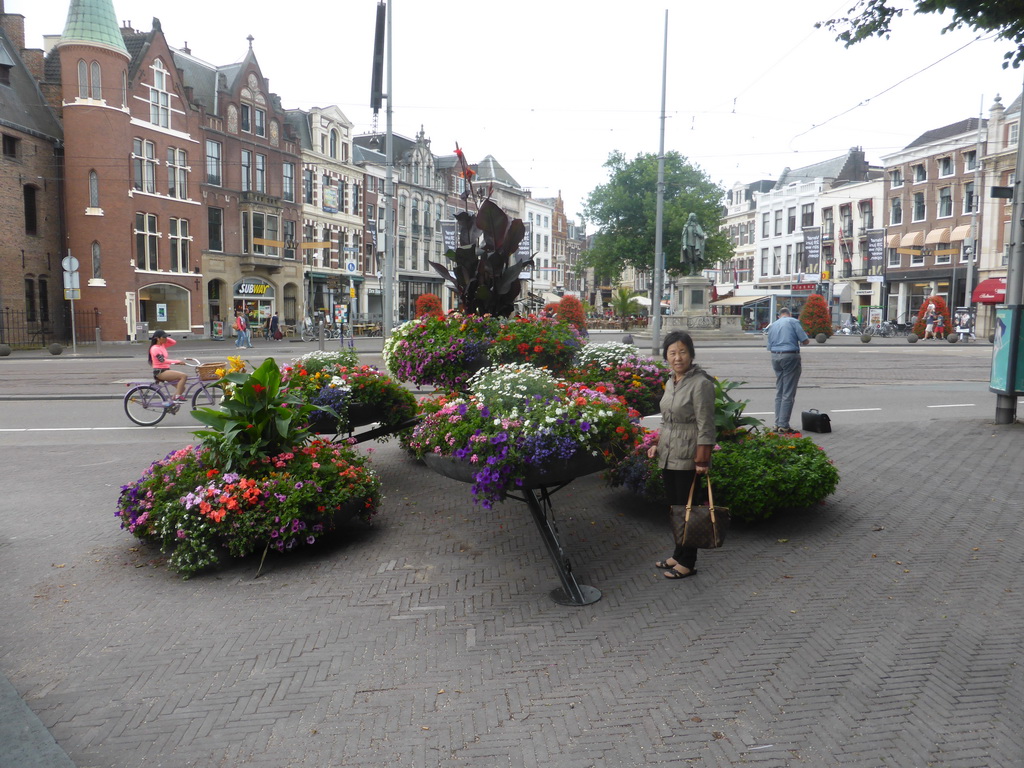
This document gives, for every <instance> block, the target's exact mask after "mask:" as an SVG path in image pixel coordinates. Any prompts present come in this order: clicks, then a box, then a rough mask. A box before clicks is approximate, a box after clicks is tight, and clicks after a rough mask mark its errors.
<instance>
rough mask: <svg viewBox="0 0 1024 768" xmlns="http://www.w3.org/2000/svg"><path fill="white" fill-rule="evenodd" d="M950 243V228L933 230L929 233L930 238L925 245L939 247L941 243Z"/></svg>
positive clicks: (925, 241) (926, 239)
mask: <svg viewBox="0 0 1024 768" xmlns="http://www.w3.org/2000/svg"><path fill="white" fill-rule="evenodd" d="M948 242H949V227H940V228H939V229H933V230H932V231H931V232H929V233H928V236H927V237H926V238H925V239H924V244H925V245H939V244H940V243H948Z"/></svg>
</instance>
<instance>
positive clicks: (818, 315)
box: [800, 293, 832, 338]
mask: <svg viewBox="0 0 1024 768" xmlns="http://www.w3.org/2000/svg"><path fill="white" fill-rule="evenodd" d="M800 325H802V326H803V328H804V332H805V333H806V334H807V335H808V336H810V337H811V338H814V337H815V336H817V335H818V334H819V333H824V334H825V335H826V336H831V335H832V315H831V314H830V313H829V311H828V304H827V303H825V297H824V296H822V295H821V294H820V293H812V294H811V295H810V296H808V297H807V303H806V304H804V308H803V309H802V310H800Z"/></svg>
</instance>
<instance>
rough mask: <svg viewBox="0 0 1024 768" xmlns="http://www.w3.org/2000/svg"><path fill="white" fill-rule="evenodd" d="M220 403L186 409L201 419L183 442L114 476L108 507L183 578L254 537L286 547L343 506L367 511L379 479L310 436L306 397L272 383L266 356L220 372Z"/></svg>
mask: <svg viewBox="0 0 1024 768" xmlns="http://www.w3.org/2000/svg"><path fill="white" fill-rule="evenodd" d="M222 384H223V386H224V387H225V391H226V392H230V394H229V395H228V396H226V397H225V399H224V401H223V402H222V403H221V406H220V408H216V409H214V408H200V409H196V410H195V411H193V414H194V415H195V417H196V419H198V420H199V421H201V422H202V423H204V424H205V425H206V426H207V429H204V430H199V431H197V432H196V435H198V436H199V437H201V438H202V445H201V446H199V447H191V446H190V447H188V448H185V449H182V450H180V451H175V452H173V453H171V454H169V455H168V456H167V457H165V458H164V459H163V460H161V461H157V462H154V463H153V464H152V465H151V466H150V467H149V469H147V470H146V472H145V473H144V474H143V475H142V477H141V478H140V479H139V480H137V481H136V482H134V483H130V484H129V485H126V486H123V487H122V489H121V494H120V496H119V497H118V503H117V510H116V512H115V514H116V516H117V517H118V518H119V519H120V521H121V526H122V528H126V529H127V530H129V531H130V532H131V533H132V534H133V535H135V536H137V537H139V538H141V539H145V540H149V541H154V542H156V543H158V544H159V545H160V547H161V549H162V550H163V551H164V552H167V553H168V554H169V555H170V565H171V567H173V568H174V569H175V570H177V571H178V572H179V573H181V575H182V576H183V577H185V578H188V577H189V576H191V575H192V574H194V573H196V572H197V571H199V570H201V569H203V568H206V567H209V566H212V565H215V564H216V563H218V562H219V561H220V557H221V555H222V554H223V553H224V552H227V553H228V554H230V555H232V556H235V557H241V556H244V555H247V554H249V553H251V552H253V551H255V550H256V549H258V548H260V547H261V546H262V547H264V551H267V550H269V549H271V548H273V549H275V550H277V551H279V552H288V551H290V550H292V549H294V548H295V547H296V546H298V545H299V544H303V543H304V544H306V545H311V544H314V543H316V541H317V539H318V538H319V536H320V535H321V534H322V533H325V532H327V531H330V530H333V529H334V528H335V526H336V523H337V521H338V520H339V519H341V518H342V517H343V516H351V515H357V516H360V517H363V518H365V519H368V518H369V517H370V516H372V515H373V514H374V513H375V512H376V509H377V505H378V503H379V501H380V481H379V479H378V478H377V476H376V474H375V473H374V472H373V471H372V470H371V469H370V468H369V467H368V466H367V463H366V459H365V458H364V457H362V456H359V455H357V454H356V453H355V452H354V451H353V450H352V449H351V448H350V447H349V446H347V445H339V444H335V443H330V442H326V441H323V440H312V441H310V430H309V421H310V414H311V413H312V412H313V411H314V410H315V408H314V406H312V405H310V404H309V403H308V402H304V401H303V400H302V399H301V398H300V397H298V396H297V394H296V393H294V392H289V391H287V390H286V389H284V388H282V386H281V372H280V370H279V369H278V366H277V363H276V362H275V361H274V360H273V358H267V359H266V360H264V361H263V363H262V364H261V365H260V366H259V367H258V368H257V369H256V370H255V371H253V372H252V373H251V374H246V373H241V372H236V373H228V374H227V375H226V376H225V377H224V378H223V379H222Z"/></svg>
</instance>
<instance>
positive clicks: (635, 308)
mask: <svg viewBox="0 0 1024 768" xmlns="http://www.w3.org/2000/svg"><path fill="white" fill-rule="evenodd" d="M639 295H640V294H639V293H636V292H634V291H632V290H630V289H629V288H627V287H626V286H625V285H623V286H621V287H620V288H618V289H616V291H615V293H613V294H612V302H611V303H612V312H614V313H615V316H616V317H628V316H629V315H636V314H639V313H640V302H639V301H637V300H636V297H637V296H639ZM651 311H652V312H655V311H657V310H655V309H654V307H653V305H652V307H651Z"/></svg>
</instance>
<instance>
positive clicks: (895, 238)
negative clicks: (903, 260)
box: [888, 235, 900, 248]
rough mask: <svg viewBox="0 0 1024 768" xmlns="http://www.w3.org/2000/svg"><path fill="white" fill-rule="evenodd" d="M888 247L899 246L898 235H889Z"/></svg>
mask: <svg viewBox="0 0 1024 768" xmlns="http://www.w3.org/2000/svg"><path fill="white" fill-rule="evenodd" d="M888 247H889V248H899V247H900V236H899V235H889V246H888Z"/></svg>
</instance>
